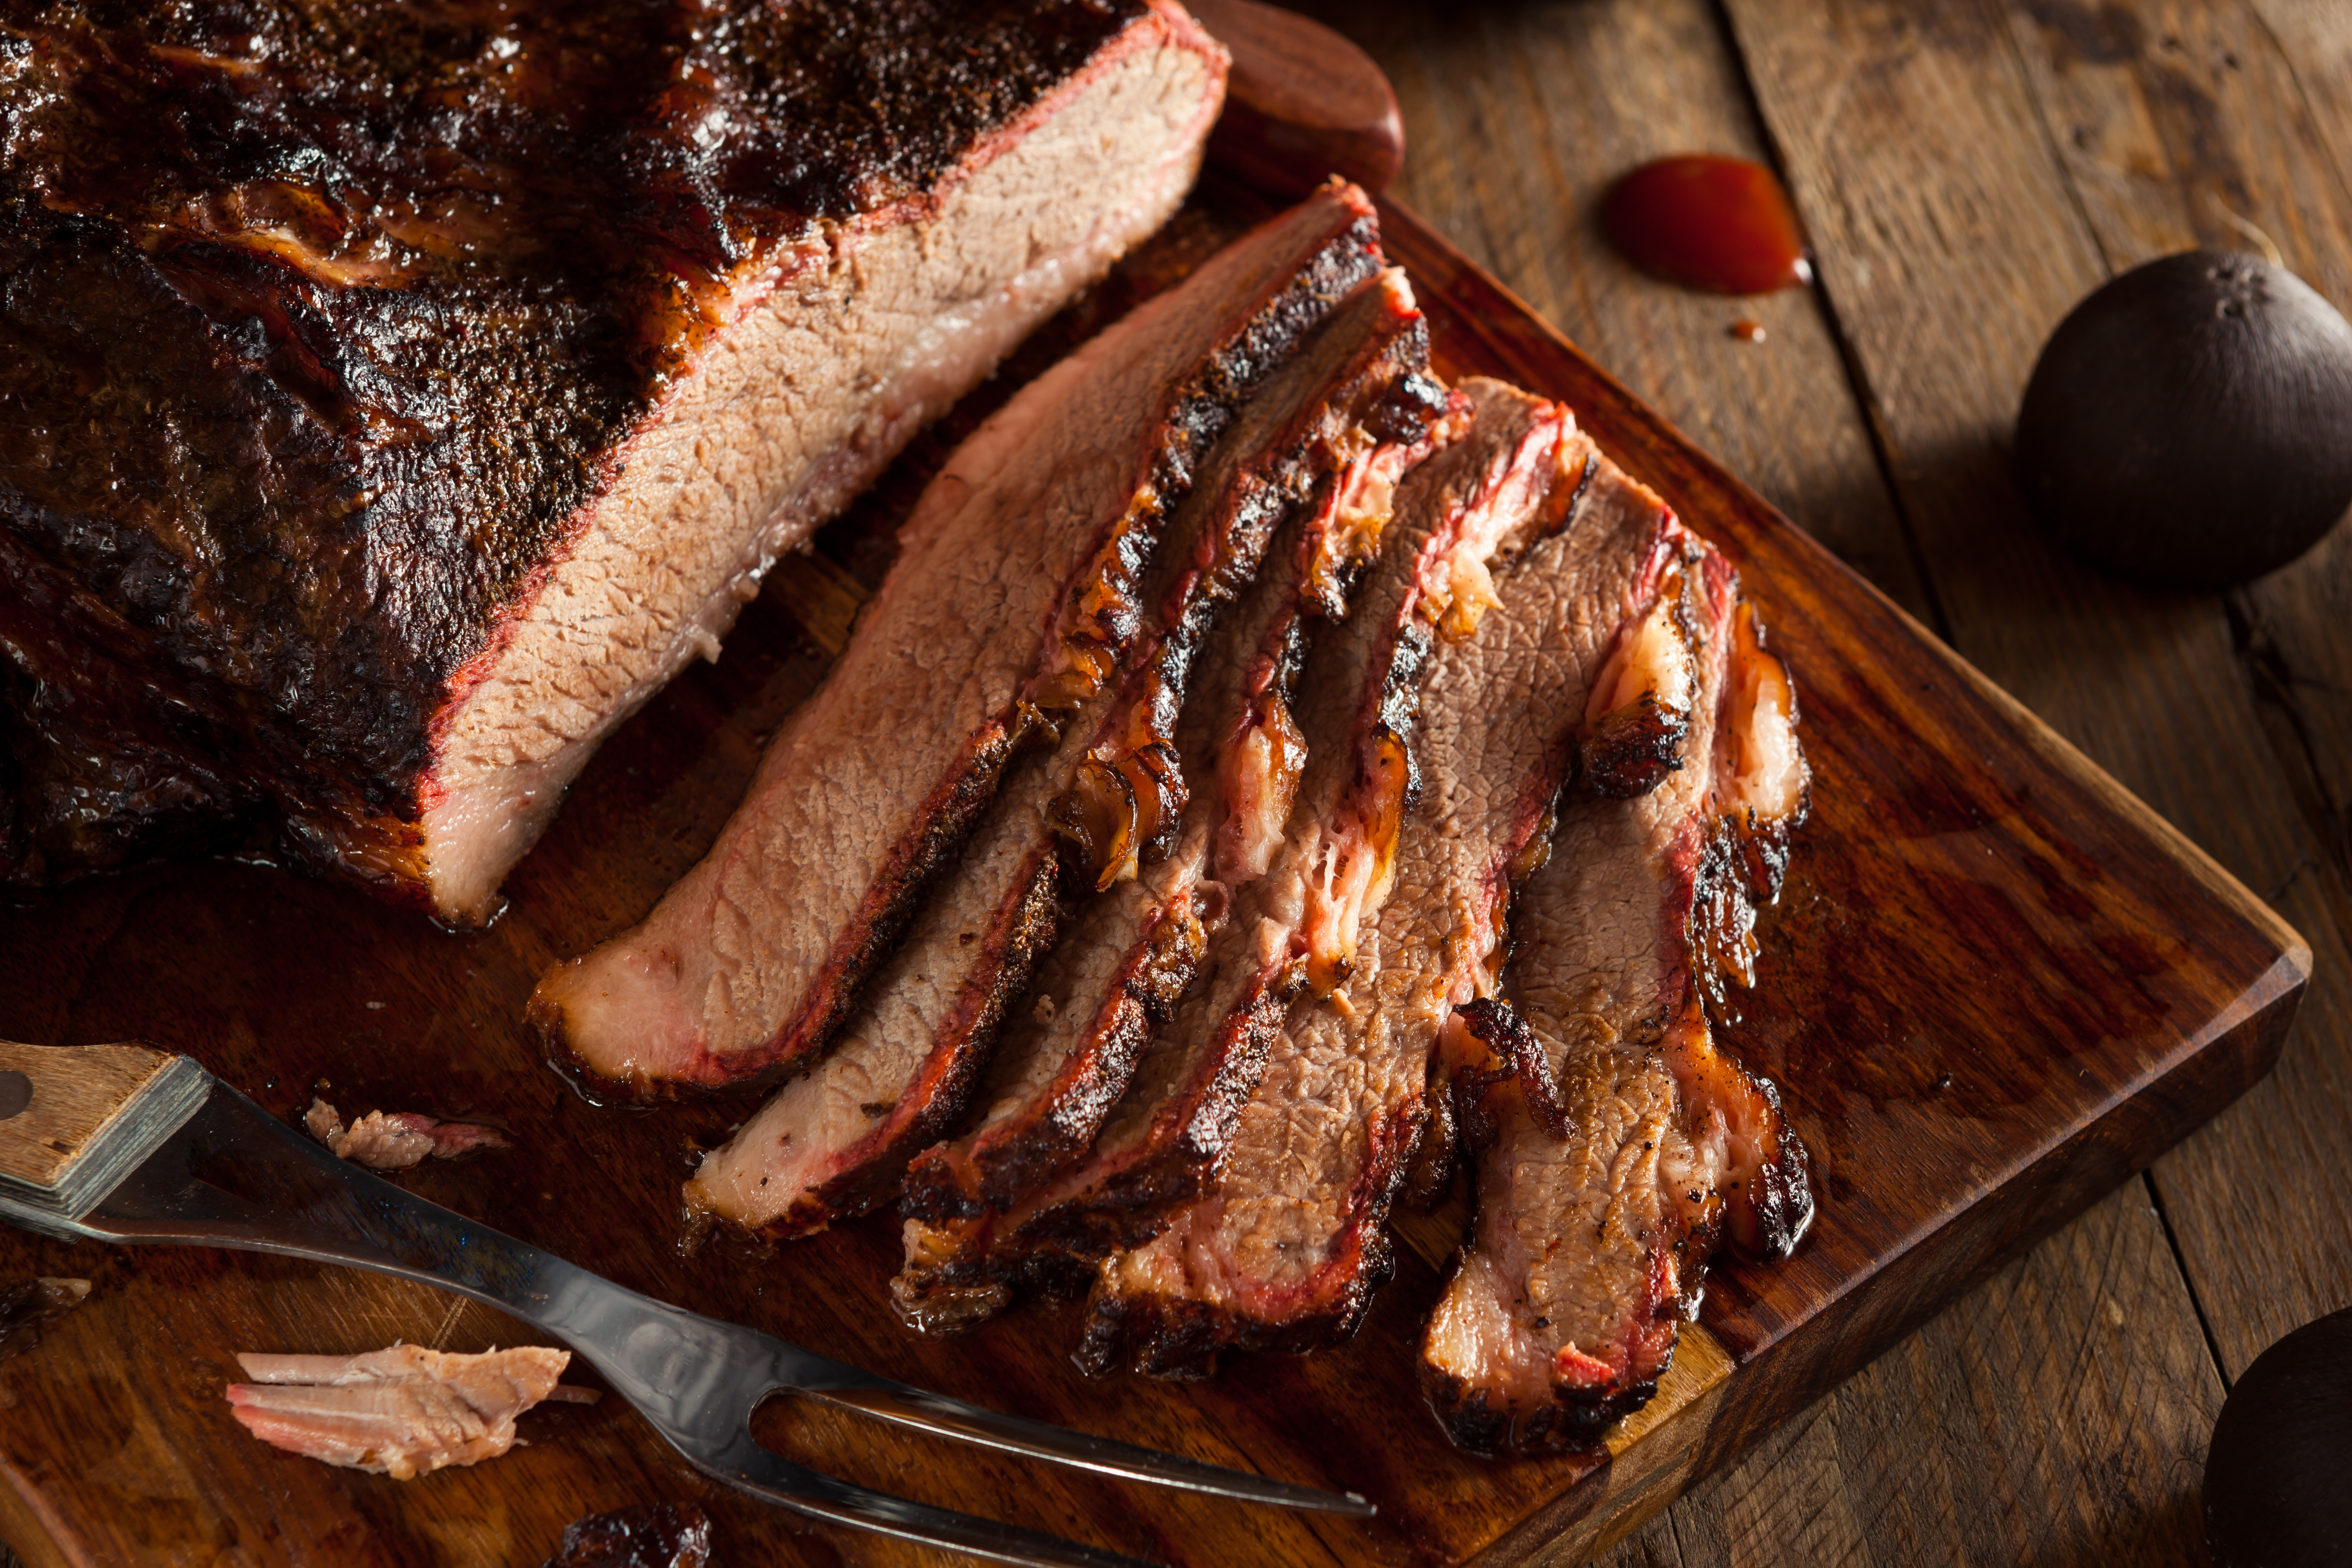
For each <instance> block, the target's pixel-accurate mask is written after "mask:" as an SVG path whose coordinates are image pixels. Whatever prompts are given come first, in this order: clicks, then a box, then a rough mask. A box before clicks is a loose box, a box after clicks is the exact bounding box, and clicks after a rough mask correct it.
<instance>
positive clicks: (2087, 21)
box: [2008, 0, 2352, 1377]
mask: <svg viewBox="0 0 2352 1568" xmlns="http://www.w3.org/2000/svg"><path fill="white" fill-rule="evenodd" d="M2269 9H2270V10H2271V11H2272V12H2273V15H2270V16H2266V15H2265V14H2264V9H2263V8H2262V7H2257V6H2255V5H2248V4H2243V3H2231V0H2223V3H2219V4H2212V5H2143V6H2139V7H2136V8H2133V9H2128V10H2126V9H2121V8H2116V7H2108V8H2106V9H2104V10H2100V11H2092V10H2090V9H2088V8H2085V7H2081V6H2079V5H2062V4H2056V3H2053V0H2035V3H2032V4H2012V5H2011V6H2010V7H2009V9H2008V21H2009V25H2010V28H2011V34H2012V36H2013V37H2015V38H2016V40H2017V44H2018V53H2019V57H2020V58H2021V60H2022V61H2023V63H2024V66H2025V69H2026V73H2027V77H2028V79H2029V82H2030V83H2031V85H2032V90H2033V92H2034V95H2035V97H2036V100H2037V101H2038V102H2039V103H2040V104H2041V106H2042V113H2043V114H2044V116H2045V117H2046V118H2047V120H2048V121H2049V122H2050V124H2051V125H2052V127H2053V137H2052V143H2053V146H2054V147H2055V148H2056V149H2057V152H2058V156H2059V162H2060V166H2061V168H2062V169H2063V173H2064V175H2065V178H2066V181H2067V184H2068V186H2069V188H2070V189H2071V190H2072V191H2073V192H2074V194H2075V195H2076V198H2077V200H2078V201H2079V202H2080V204H2081V206H2082V210H2083V213H2084V218H2085V220H2086V221H2087V223H2088V225H2089V227H2090V231H2091V235H2092V237H2093V239H2094V241H2095V243H2096V245H2097V247H2098V248H2099V252H2100V256H2101V259H2102V261H2103V263H2104V264H2105V266H2106V267H2107V268H2108V269H2109V270H2111V271H2120V270H2123V269H2125V268H2130V267H2134V266H2137V265H2138V264H2139V263H2141V262H2143V261H2146V260H2149V259H2151V258H2154V257H2157V256H2161V255H2165V254H2168V253H2170V252H2172V251H2176V250H2180V249H2185V248H2188V247H2191V246H2196V245H2223V246H2232V247H2240V248H2244V247H2251V246H2252V245H2253V244H2255V243H2256V242H2257V241H2258V239H2259V238H2260V237H2268V238H2269V239H2270V240H2271V241H2272V242H2273V243H2274V244H2275V245H2276V246H2277V247H2278V248H2279V250H2280V252H2281V254H2282V257H2283V258H2284V261H2285V263H2286V265H2287V266H2288V267H2290V268H2293V269H2294V271H2295V272H2296V273H2297V274H2299V275H2300V276H2301V277H2303V278H2304V279H2305V280H2306V281H2308V282H2310V283H2311V284H2312V286H2313V287H2314V288H2315V289H2319V291H2320V292H2321V293H2322V294H2324V295H2326V297H2327V298H2328V299H2329V300H2333V301H2334V302H2335V303H2336V304H2337V305H2338V306H2339V308H2340V307H2346V306H2352V189H2348V188H2347V184H2346V180H2345V169H2346V163H2345V162H2344V158H2345V154H2346V153H2352V143H2347V142H2344V141H2342V140H2340V139H2339V138H2338V135H2336V134H2331V128H2332V127H2333V126H2335V125H2336V124H2338V123H2339V121H2337V118H2336V116H2337V115H2340V108H2339V104H2338V100H2340V97H2341V95H2342V94H2343V93H2344V92H2346V91H2347V90H2352V55H2347V40H2352V15H2347V13H2346V12H2345V10H2344V9H2343V8H2342V7H2314V6H2305V5H2279V6H2275V7H2271V8H2269ZM2280 24H2284V26H2280ZM2322 106H2326V108H2325V109H2323V108H2322ZM2329 110H2335V111H2336V114H2330V113H2329V112H2328V111H2329ZM2249 226H2251V228H2252V230H2254V231H2258V233H2255V234H2251V235H2250V233H2249V232H2248V227H2249ZM2347 598H2352V553H2347V542H2346V539H2345V536H2344V535H2343V533H2342V531H2338V533H2337V535H2336V536H2335V537H2334V538H2332V539H2331V540H2330V541H2329V542H2328V544H2327V545H2326V547H2325V548H2323V549H2322V550H2321V551H2319V552H2316V553H2315V554H2314V555H2312V556H2311V557H2308V558H2306V559H2305V560H2304V561H2302V562H2299V563H2295V564H2294V565H2293V566H2290V567H2289V568H2287V569H2285V570H2284V571H2282V572H2279V573H2277V574H2273V576H2271V577H2269V578H2266V579H2263V581H2261V582H2258V583H2255V584H2250V585H2249V586H2247V587H2246V588H2244V589H2242V590H2240V591H2239V592H2237V593H2235V594H2233V595H2230V596H2229V597H2228V599H2227V600H2226V601H2225V603H2224V605H2223V606H2222V607H2223V609H2224V611H2225V613H2226V615H2227V617H2228V622H2229V625H2230V628H2231V636H2232V640H2233V642H2234V645H2235V647H2236V649H2237V652H2238V655H2239V659H2240V668H2239V670H2238V672H2237V673H2239V675H2240V676H2241V678H2242V680H2243V683H2244V685H2245V686H2246V687H2247V689H2250V690H2251V691H2252V695H2253V698H2254V700H2255V704H2256V710H2257V718H2258V721H2260V724H2261V728H2262V731H2263V734H2264V736H2265V738H2266V740H2267V741H2268V742H2269V745H2270V749H2271V752H2272V754H2273V758H2274V759H2275V761H2276V763H2277V767H2276V770H2275V773H2276V776H2277V777H2278V779H2279V781H2280V784H2282V785H2283V786H2284V787H2283V788H2282V789H2281V790H2280V792H2279V797H2278V798H2274V799H2273V800H2272V801H2270V802H2266V803H2264V804H2263V805H2262V806H2261V807H2259V808H2258V809H2261V810H2263V812H2265V813H2266V814H2267V813H2281V814H2284V813H2285V812H2286V811H2287V810H2288V807H2289V805H2290V802H2291V803H2292V805H2293V807H2294V809H2295V810H2297V811H2299V814H2300V817H2301V822H2300V826H2301V827H2302V828H2303V833H2302V834H2301V835H2300V836H2299V841H2298V842H2294V843H2293V844H2292V845H2291V846H2290V848H2291V851H2292V853H2293V855H2294V859H2292V860H2290V861H2289V862H2288V863H2287V864H2286V865H2285V866H2284V868H2280V867H2278V866H2277V865H2276V864H2275V863H2272V864H2264V863H2263V860H2262V859H2261V858H2260V857H2261V853H2262V851H2261V847H2258V846H2256V845H2252V844H2248V843H2245V842H2244V836H2243V830H2242V827H2241V828H2239V829H2238V831H2236V832H2232V831H2231V829H2232V827H2233V826H2235V825H2234V823H2233V821H2232V819H2233V818H2235V817H2237V816H2240V815H2241V812H2242V804H2243V803H2242V801H2239V800H2235V799H2233V798H2232V797H2233V795H2234V794H2235V791H2234V788H2233V781H2232V780H2231V777H2230V776H2229V775H2230V774H2231V773H2234V772H2236V770H2234V769H2231V770H2223V769H2218V768H2208V769H2207V770H2205V772H2204V773H2203V775H2202V776H2201V777H2197V778H2192V779H2191V780H2189V781H2187V782H2188V783H2189V784H2190V785H2191V787H2193V788H2196V789H2198V790H2199V791H2200V793H2201V794H2203V795H2206V797H2207V798H2206V800H2205V802H2203V803H2202V805H2203V811H2202V813H2201V815H2203V816H2206V817H2207V818H2208V819H2209V820H2208V822H2206V823H2204V824H2200V826H2204V827H2206V828H2207V829H2208V830H2210V832H2211V833H2212V834H2213V835H2214V837H2213V838H2212V840H2211V841H2212V842H2213V843H2214V844H2215V846H2216V847H2217V849H2220V850H2221V852H2222V853H2223V854H2224V855H2225V856H2231V855H2234V856H2235V857H2237V858H2239V859H2241V860H2242V863H2243V864H2245V865H2246V866H2247V867H2249V868H2258V869H2259V871H2260V872H2262V873H2265V874H2275V875H2277V876H2278V877H2280V878H2281V879H2282V880H2283V881H2284V882H2286V883H2288V884H2290V885H2289V886H2287V887H2285V888H2284V889H2283V901H2284V903H2286V904H2287V906H2288V907H2289V908H2291V909H2292V910H2294V914H2295V916H2296V918H2297V920H2298V921H2300V922H2302V924H2303V925H2304V927H2305V930H2307V931H2312V932H2313V940H2314V941H2315V942H2319V943H2321V944H2322V947H2323V952H2326V954H2327V956H2328V957H2329V959H2330V960H2332V961H2334V962H2330V963H2326V965H2325V973H2326V974H2327V976H2328V979H2327V980H2326V982H2324V983H2323V984H2322V985H2321V987H2320V989H2319V992H2318V994H2317V995H2315V998H2314V1003H2315V1005H2314V1006H2313V1007H2312V1009H2311V1012H2310V1014H2309V1015H2308V1016H2307V1017H2306V1021H2305V1027H2304V1031H2303V1035H2302V1041H2303V1046H2302V1048H2299V1049H2297V1050H2296V1051H2295V1052H2294V1054H2293V1055H2292V1056H2291V1057H2290V1058H2288V1070H2287V1071H2286V1073H2285V1074H2284V1075H2283V1076H2282V1077H2281V1078H2280V1079H2278V1081H2277V1082H2276V1083H2275V1084H2274V1085H2273V1086H2271V1087H2270V1088H2269V1089H2266V1090H2265V1092H2264V1093H2263V1095H2262V1096H2261V1097H2260V1098H2259V1099H2257V1100H2254V1101H2253V1102H2252V1104H2250V1105H2249V1106H2248V1107H2247V1108H2246V1110H2245V1111H2244V1113H2243V1114H2242V1116H2239V1117H2235V1118H2232V1119H2231V1121H2229V1122H2228V1123H2226V1124H2224V1125H2223V1126H2222V1127H2220V1128H2217V1129H2216V1130H2215V1133H2214V1136H2213V1138H2211V1139H2210V1140H2206V1141H2200V1143H2199V1144H2198V1145H2197V1146H2196V1147H2194V1148H2192V1149H2190V1150H2186V1151H2183V1152H2182V1156H2181V1158H2180V1159H2179V1160H2178V1161H2174V1162H2169V1163H2166V1164H2164V1165H2163V1166H2161V1167H2160V1168H2159V1169H2158V1171H2157V1172H2156V1173H2155V1180H2156V1182H2157V1185H2158V1192H2159V1194H2162V1196H2163V1199H2164V1202H2165V1205H2166V1208H2167V1211H2168V1213H2170V1214H2171V1215H2173V1216H2174V1221H2175V1229H2176V1231H2177V1232H2178V1234H2179V1237H2180V1242H2181V1247H2182V1252H2183V1256H2184V1260H2185V1261H2186V1262H2187V1264H2188V1267H2189V1271H2190V1279H2191V1282H2192V1284H2193V1285H2194V1286H2195V1288H2196V1289H2197V1293H2198V1296H2199V1299H2200V1301H2201V1302H2202V1303H2203V1304H2204V1305H2205V1308H2206V1313H2207V1319H2208V1321H2209V1323H2210V1326H2211V1329H2212V1332H2213V1336H2214V1340H2215V1343H2216V1344H2217V1345H2218V1347H2219V1348H2220V1352H2221V1357H2222V1361H2223V1366H2224V1370H2225V1371H2226V1372H2227V1373H2228V1374H2229V1375H2231V1376H2232V1377H2234V1376H2235V1375H2236V1374H2237V1373H2240V1372H2242V1371H2243V1370H2244V1368H2245V1366H2246V1364H2247V1363H2248V1362H2250V1361H2251V1360H2252V1358H2253V1357H2254V1356H2255V1355H2256V1354H2258V1353H2260V1352H2261V1351H2262V1350H2263V1348H2264V1347H2265V1346H2267V1345H2268V1344H2270V1343H2271V1342H2273V1340H2275V1339H2277V1338H2278V1337H2279V1336H2280V1335H2282V1334H2284V1333H2285V1332H2286V1331H2289V1330H2291V1329H2294V1328H2295V1327H2297V1326H2299V1325H2301V1324H2302V1323H2304V1322H2305V1321H2309V1320H2310V1319H2311V1318H2313V1317H2315V1316H2318V1315H2319V1314H2321V1313H2323V1312H2326V1311H2332V1310H2336V1308H2338V1307H2340V1306H2342V1305H2344V1304H2345V1303H2346V1302H2347V1300H2352V1198H2347V1194H2346V1192H2345V1191H2344V1188H2343V1184H2341V1183H2337V1182H2333V1181H2330V1180H2328V1179H2326V1176H2325V1175H2323V1174H2322V1173H2321V1172H2322V1171H2323V1170H2324V1168H2325V1166H2326V1163H2327V1162H2326V1161H2325V1160H2321V1161H2318V1162H2314V1161H2312V1160H2310V1159H2309V1158H2307V1157H2305V1155H2304V1154H2303V1153H2302V1152H2300V1151H2301V1150H2302V1149H2303V1148H2305V1147H2308V1146H2310V1144H2311V1143H2312V1142H2313V1141H2318V1146H2319V1147H2326V1145H2327V1142H2329V1141H2337V1142H2340V1141H2341V1140H2342V1139H2343V1138H2344V1131H2343V1130H2344V1129H2345V1128H2346V1127H2347V1126H2352V1013H2347V1005H2346V999H2345V998H2344V997H2342V996H2341V994H2339V992H2340V984H2341V983H2340V979H2339V978H2338V977H2340V976H2342V975H2344V974H2345V973H2347V970H2346V968H2345V967H2344V966H2343V964H2342V963H2341V960H2342V959H2343V958H2344V957H2346V956H2352V954H2347V952H2346V949H2345V947H2344V944H2343V940H2342V939H2343V933H2344V932H2346V931H2347V930H2352V923H2347V918H2346V917H2347V914H2348V913H2352V902H2347V898H2346V896H2345V889H2346V886H2347V880H2346V879H2347V872H2352V859H2347V856H2346V854H2345V849H2346V847H2347V840H2346V837H2345V835H2346V829H2347V823H2352V817H2347V790H2346V784H2345V781H2346V779H2347V777H2352V774H2347V773H2346V772H2345V771H2344V768H2345V765H2346V764H2347V763H2352V639H2347V637H2346V636H2345V635H2344V622H2343V620H2342V618H2341V616H2342V612H2343V608H2344V603H2345V601H2346V600H2347ZM2233 808H2236V809H2233ZM2190 809H2196V808H2195V807H2192V808H2190ZM2286 826H2289V827H2292V826H2296V825H2295V824H2294V823H2293V822H2292V821H2290V822H2289V823H2287V824H2286ZM2256 1192H2260V1193H2262V1194H2263V1197H2262V1198H2260V1199H2259V1200H2255V1199H2253V1198H2252V1194H2254V1193H2256ZM2258 1207H2259V1208H2261V1209H2264V1210H2268V1211H2270V1212H2273V1213H2278V1212H2282V1211H2283V1212H2284V1213H2287V1214H2291V1215H2294V1216H2295V1218H2294V1229H2295V1231H2296V1232H2297V1235H2298V1244H2297V1245H2296V1246H2294V1247H2290V1248H2250V1247H2245V1246H2244V1245H2243V1243H2242V1237H2243V1236H2244V1235H2245V1234H2246V1232H2245V1230H2244V1228H2243V1227H2244V1226H2246V1225H2247V1224H2248V1223H2250V1222H2251V1220H2252V1217H2253V1215H2254V1213H2255V1211H2256V1210H2257V1208H2258ZM2264 1252H2267V1253H2269V1254H2270V1256H2268V1257H2263V1256H2256V1255H2259V1254H2262V1253H2264Z"/></svg>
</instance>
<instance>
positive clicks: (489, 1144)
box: [302, 1100, 507, 1171]
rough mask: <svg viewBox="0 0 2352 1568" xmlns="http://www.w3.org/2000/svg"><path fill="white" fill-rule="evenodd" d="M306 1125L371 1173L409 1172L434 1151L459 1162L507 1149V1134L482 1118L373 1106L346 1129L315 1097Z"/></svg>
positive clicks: (331, 1109) (312, 1133)
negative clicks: (465, 1118) (478, 1152)
mask: <svg viewBox="0 0 2352 1568" xmlns="http://www.w3.org/2000/svg"><path fill="white" fill-rule="evenodd" d="M302 1125H303V1126H305V1127H307V1128H309V1129H310V1136H311V1137H313V1138H316V1139H317V1140H318V1141H319V1142H321V1143H324V1144H325V1145H326V1146H327V1147H328V1148H329V1149H331V1150H332V1151H334V1152H335V1153H336V1155H337V1156H339V1157H340V1158H342V1159H345V1160H349V1161H351V1162H352V1163H353V1164H358V1165H365V1166H366V1167H367V1168H368V1169H369V1170H371V1171H405V1170H406V1169H408V1168H409V1167H410V1166H411V1165H414V1164H415V1163H417V1162H418V1161H420V1160H423V1159H424V1158H425V1156H426V1155H428V1154H430V1155H431V1156H433V1157H434V1158H435V1159H436V1160H454V1159H456V1158H457V1156H458V1155H460V1154H470V1153H472V1152H474V1151H475V1150H477V1149H503V1148H505V1147H506V1146H507V1141H506V1136H505V1135H504V1134H503V1133H501V1132H499V1130H498V1129H497V1128H495V1127H485V1126H483V1125H482V1124H481V1123H480V1122H478V1121H441V1120H440V1119H439V1118H438V1117H433V1116H425V1115H421V1114H419V1113H418V1112H416V1111H414V1110H389V1111H387V1110H371V1111H369V1112H368V1113H367V1114H366V1115H365V1116H362V1117H361V1118H360V1119H359V1120H358V1121H354V1122H352V1124H351V1126H350V1127H349V1128H346V1127H344V1125H343V1121H342V1118H341V1116H339V1115H338V1114H336V1111H335V1108H334V1107H333V1106H331V1105H329V1104H328V1103H327V1102H326V1101H325V1100H312V1101H311V1102H310V1110H309V1111H308V1112H306V1113H305V1114H304V1115H303V1118H302Z"/></svg>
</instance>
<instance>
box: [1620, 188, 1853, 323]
mask: <svg viewBox="0 0 2352 1568" xmlns="http://www.w3.org/2000/svg"><path fill="white" fill-rule="evenodd" d="M1601 226H1602V227H1603V228H1604V229H1606V230H1607V231H1608V235H1609V238H1610V241H1611V243H1612V244H1614V245H1615V246H1616V247H1617V248H1618V249H1619V250H1621V251H1622V252H1624V254H1625V258H1626V259H1627V260H1629V261H1631V262H1632V263H1633V265H1634V266H1636V267H1639V268H1642V270H1643V271H1644V272H1650V273H1654V274H1656V275H1657V276H1658V277H1660V278H1664V279H1666V280H1667V281H1668V282H1670V283H1680V284H1682V285H1683V286H1684V287H1685V288H1689V289H1705V290H1706V291H1707V292H1709V293H1714V294H1769V293H1771V292H1772V291H1773V290H1774V289H1788V288H1792V287H1794V286H1795V285H1797V284H1800V283H1804V282H1808V281H1810V280H1811V276H1812V275H1811V270H1810V269H1809V268H1807V266H1806V265H1805V242H1804V237H1803V236H1802V235H1801V234H1800V233H1799V232H1798V228H1797V214H1796V209H1795V208H1793V207H1791V206H1790V205H1789V195H1788V193H1787V192H1786V191H1784V190H1782V189H1781V188H1780V180H1779V179H1777V178H1776V177H1775V176H1774V175H1773V174H1772V171H1771V170H1769V169H1768V168H1766V167H1764V165H1762V164H1761V163H1749V162H1748V160H1746V159H1744V158H1725V157H1719V156H1717V155H1715V154H1711V153H1693V154H1685V155H1684V156H1681V157H1675V158H1661V159H1659V160H1658V161H1657V162H1656V163H1644V164H1643V165H1642V166H1641V167H1640V168H1638V169H1635V170H1633V172H1632V173H1631V174H1625V175H1623V176H1622V177H1621V178H1620V179H1619V180H1618V181H1617V183H1616V184H1613V185H1612V186H1610V187H1609V191H1608V194H1607V195H1603V196H1602V197H1601ZM1733 331H1735V332H1737V331H1738V328H1734V329H1733ZM1740 335H1742V336H1747V334H1745V333H1742V334H1740ZM1762 335H1763V332H1762V329H1761V328H1759V329H1758V330H1757V331H1756V333H1755V335H1754V337H1751V338H1749V341H1750V342H1755V341H1758V340H1759V339H1760V338H1761V337H1762Z"/></svg>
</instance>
